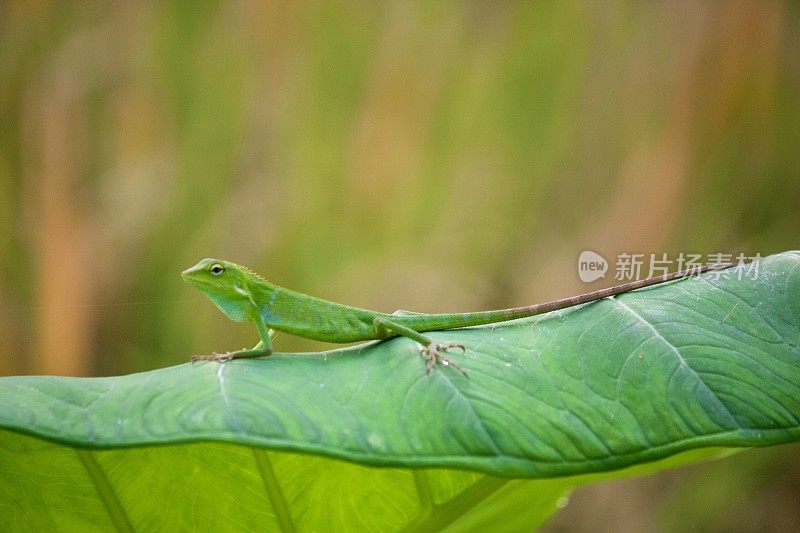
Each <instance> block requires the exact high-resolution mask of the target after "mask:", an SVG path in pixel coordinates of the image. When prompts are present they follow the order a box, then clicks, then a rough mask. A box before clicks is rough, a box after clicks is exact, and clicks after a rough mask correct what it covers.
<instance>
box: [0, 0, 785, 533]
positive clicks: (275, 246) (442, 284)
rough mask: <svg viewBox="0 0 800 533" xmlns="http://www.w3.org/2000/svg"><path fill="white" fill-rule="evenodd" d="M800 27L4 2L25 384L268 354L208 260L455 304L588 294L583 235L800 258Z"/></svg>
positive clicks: (774, 22) (606, 9) (524, 7)
mask: <svg viewBox="0 0 800 533" xmlns="http://www.w3.org/2000/svg"><path fill="white" fill-rule="evenodd" d="M799 22H800V9H798V5H797V4H796V3H794V2H788V1H787V2H773V1H770V2H729V3H724V4H723V3H692V2H682V3H671V2H663V3H658V2H647V3H645V2H641V3H639V2H633V3H630V2H610V3H598V4H586V5H584V4H582V3H555V2H542V3H540V2H515V1H510V2H489V3H479V2H462V3H458V2H393V3H380V2H304V3H283V2H251V3H238V2H235V3H234V2H203V3H193V2H159V3H150V2H115V3H104V2H48V1H39V2H28V1H19V0H17V1H6V2H3V3H2V4H0V36H1V37H2V42H3V45H2V47H0V125H2V130H0V272H1V273H2V276H0V354H2V355H1V356H0V374H42V373H44V374H67V375H110V374H118V373H127V372H132V371H138V370H144V369H150V368H154V367H158V366H165V365H171V364H177V363H181V362H184V361H185V360H186V358H187V356H188V355H191V354H193V353H207V352H209V351H212V350H215V349H217V350H221V349H229V348H238V347H241V346H245V345H251V344H254V343H255V341H256V334H255V331H254V329H253V328H252V327H248V326H247V325H242V326H235V325H232V324H231V323H230V322H229V321H228V320H226V319H225V318H224V317H222V316H221V315H220V314H219V313H218V312H217V310H216V309H214V308H213V306H212V305H211V304H210V303H208V302H206V301H203V300H202V297H201V296H200V295H199V294H198V293H196V292H193V291H192V290H191V289H190V288H189V287H187V286H184V284H183V283H182V282H181V280H180V278H179V276H178V273H179V272H180V271H181V270H182V269H183V268H186V267H187V266H189V265H191V264H193V263H194V262H196V261H197V260H198V259H200V258H202V257H206V256H217V257H224V258H228V259H231V260H234V261H237V262H240V263H243V264H246V265H248V266H250V267H252V268H253V269H255V270H257V271H259V272H261V273H262V274H264V275H265V276H267V277H268V278H269V279H271V280H273V281H275V282H276V283H278V284H281V285H284V286H288V287H292V288H294V289H297V290H300V291H303V292H307V293H311V294H315V295H319V296H322V297H326V298H331V299H335V300H339V301H342V302H344V303H349V304H353V305H360V306H365V307H370V308H375V309H380V310H387V311H391V310H394V309H396V308H402V309H413V310H419V311H444V310H470V309H482V308H493V307H499V306H511V305H518V304H527V303H533V302H536V301H544V300H547V299H551V298H555V297H560V296H566V295H569V294H573V293H576V292H582V291H585V290H586V289H587V287H586V285H585V284H582V283H581V282H580V281H579V280H578V277H577V272H576V267H575V264H576V259H577V256H578V254H579V253H580V251H582V250H584V249H592V250H595V251H598V252H600V253H602V254H603V255H605V256H606V257H607V258H611V257H614V255H615V254H617V253H619V252H634V251H635V252H642V253H661V252H679V251H687V252H697V253H707V252H717V251H722V252H731V253H738V252H746V253H748V254H755V253H760V254H762V255H767V254H769V253H773V252H777V251H781V250H788V249H796V248H798V237H800V231H798V228H800V162H799V161H798V147H800V98H798V94H800V54H799V53H798V50H800V24H799ZM611 282H613V280H611V279H608V280H607V283H611ZM591 288H594V287H591ZM276 347H277V349H279V350H282V351H283V350H285V351H292V350H307V349H317V348H320V347H321V345H319V344H316V343H311V342H308V341H303V340H298V339H293V338H290V337H288V336H283V335H282V336H280V337H278V339H277V341H276ZM794 449H795V450H796V448H794ZM793 455H796V453H795V454H793ZM781 457H784V459H782V460H784V461H787V462H789V461H792V464H793V465H795V466H794V468H795V471H796V468H797V466H796V465H797V462H796V460H795V459H794V458H793V456H792V454H789V453H786V454H785V455H782V456H781ZM736 460H737V458H734V459H733V461H736ZM717 464H724V463H717ZM730 464H731V465H735V464H736V463H735V462H732V463H730ZM729 468H735V467H734V466H729ZM787 468H788V467H787ZM715 479H716V480H717V481H716V483H717V484H718V486H724V484H725V482H726V480H725V476H724V475H723V476H717V477H716V478H715ZM740 482H742V483H746V482H747V480H744V481H741V480H740ZM715 486H716V485H715ZM795 494H796V493H795ZM718 506H719V508H722V509H724V508H725V507H724V506H725V502H722V501H720V502H718ZM787 512H788V511H787ZM794 512H795V513H797V511H794ZM674 518H675V519H680V518H681V517H680V516H675V517H674ZM709 528H710V529H713V527H711V525H709Z"/></svg>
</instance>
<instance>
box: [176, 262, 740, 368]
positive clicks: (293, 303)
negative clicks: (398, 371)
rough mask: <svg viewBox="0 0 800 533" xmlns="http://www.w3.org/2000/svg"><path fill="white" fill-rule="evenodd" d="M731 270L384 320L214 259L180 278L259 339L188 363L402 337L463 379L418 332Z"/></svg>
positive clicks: (443, 346)
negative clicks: (292, 338) (280, 345)
mask: <svg viewBox="0 0 800 533" xmlns="http://www.w3.org/2000/svg"><path fill="white" fill-rule="evenodd" d="M731 266H733V264H729V263H724V264H716V265H705V266H703V267H700V268H697V269H693V270H688V271H681V272H673V273H671V274H666V275H664V276H657V277H653V278H647V279H643V280H637V281H632V282H629V283H625V284H623V285H618V286H616V287H609V288H606V289H600V290H597V291H593V292H589V293H586V294H581V295H578V296H572V297H569V298H563V299H561V300H555V301H552V302H546V303H541V304H535V305H531V306H527V307H516V308H512V309H501V310H497V311H477V312H472V313H452V314H425V313H411V312H408V311H395V312H394V313H392V314H388V313H379V312H377V311H369V310H367V309H360V308H357V307H350V306H348V305H342V304H338V303H334V302H329V301H327V300H322V299H320V298H315V297H313V296H308V295H305V294H302V293H299V292H295V291H291V290H289V289H284V288H283V287H278V286H277V285H273V284H272V283H269V282H268V281H266V280H265V279H263V278H261V277H260V276H258V275H257V274H255V273H253V272H251V271H250V270H248V269H247V268H245V267H243V266H240V265H237V264H235V263H231V262H228V261H222V260H220V259H203V260H202V261H200V262H199V263H197V264H196V265H195V266H193V267H192V268H189V269H187V270H184V271H183V272H182V273H181V276H182V277H183V279H184V280H186V281H187V282H189V283H190V284H192V285H194V286H195V287H197V288H198V289H200V290H201V291H203V292H204V293H205V294H206V296H208V297H209V298H210V299H211V301H213V302H214V303H215V304H216V306H217V307H218V308H219V309H220V311H222V312H223V313H224V314H225V315H226V316H227V317H228V318H230V319H231V320H234V321H236V322H245V321H249V322H255V324H256V327H257V328H258V334H259V336H260V337H261V341H260V342H259V343H258V344H257V345H256V346H255V347H253V348H251V349H249V350H239V351H235V352H226V353H222V354H219V353H214V354H212V355H196V356H194V357H192V359H191V360H192V362H195V361H219V362H225V361H230V360H231V359H239V358H244V357H263V356H267V355H270V354H271V353H272V336H273V333H274V331H283V332H286V333H290V334H292V335H297V336H299V337H305V338H307V339H315V340H320V341H326V342H342V343H343V342H355V341H365V340H380V339H388V338H390V337H397V336H403V337H408V338H410V339H413V340H415V341H417V342H418V343H420V345H421V346H422V348H421V349H420V353H421V355H422V356H423V357H424V358H425V361H426V370H427V372H428V373H430V371H431V370H432V369H433V368H434V367H435V366H436V364H437V363H441V364H443V365H445V366H452V367H453V368H455V369H456V370H458V371H459V372H461V373H462V374H464V376H466V375H467V374H466V372H465V371H464V370H463V369H462V368H461V367H460V366H459V365H457V364H456V363H454V362H453V361H452V360H450V359H448V358H447V357H445V355H444V354H445V352H447V350H450V349H454V348H457V349H459V350H461V351H462V353H463V352H464V351H465V348H464V346H463V345H462V344H458V343H452V342H451V343H441V342H435V341H434V340H432V339H430V338H428V337H426V336H425V335H423V333H424V332H426V331H435V330H447V329H456V328H463V327H468V326H478V325H481V324H489V323H491V322H501V321H505V320H513V319H516V318H523V317H528V316H532V315H538V314H541V313H546V312H549V311H555V310H557V309H563V308H565V307H570V306H573V305H578V304H583V303H587V302H591V301H594V300H598V299H601V298H606V297H608V296H614V295H616V294H620V293H623V292H627V291H630V290H634V289H639V288H642V287H647V286H649V285H655V284H658V283H664V282H666V281H670V280H673V279H677V278H680V277H685V276H688V275H695V274H700V273H702V272H705V271H708V270H719V269H722V268H728V267H731Z"/></svg>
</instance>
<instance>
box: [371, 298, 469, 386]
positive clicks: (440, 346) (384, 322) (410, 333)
mask: <svg viewBox="0 0 800 533" xmlns="http://www.w3.org/2000/svg"><path fill="white" fill-rule="evenodd" d="M403 314H409V315H413V314H419V313H409V312H407V311H396V312H395V313H393V315H394V316H403ZM373 327H374V328H375V333H376V336H377V338H379V339H387V338H389V337H394V336H397V335H400V336H403V337H408V338H409V339H412V340H415V341H417V342H418V343H420V344H421V345H422V348H420V355H422V357H423V358H424V359H425V370H426V373H427V374H429V375H430V373H431V370H433V369H434V368H435V367H436V364H437V363H439V364H441V365H443V366H450V367H453V368H454V369H456V370H457V371H458V372H460V373H461V374H463V375H464V377H465V378H468V379H469V376H468V375H467V373H466V372H465V371H464V369H462V368H461V367H460V366H459V365H458V364H456V363H455V362H454V361H452V360H451V359H448V358H447V357H446V356H445V355H444V354H445V352H447V350H449V349H451V348H459V349H460V350H461V353H465V352H466V349H465V348H464V345H463V344H459V343H456V342H449V343H448V342H436V341H434V340H433V339H430V338H428V337H426V336H425V335H423V334H421V333H420V332H418V331H416V330H415V329H413V328H410V327H408V326H405V325H403V324H399V323H397V322H395V321H394V320H391V319H388V318H385V317H375V319H374V320H373Z"/></svg>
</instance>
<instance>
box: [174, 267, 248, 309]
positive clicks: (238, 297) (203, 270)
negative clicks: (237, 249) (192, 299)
mask: <svg viewBox="0 0 800 533" xmlns="http://www.w3.org/2000/svg"><path fill="white" fill-rule="evenodd" d="M181 277H182V278H183V279H184V281H186V282H188V283H189V284H190V285H193V286H195V287H197V288H198V289H200V290H201V291H203V293H204V294H205V295H206V296H208V297H209V298H210V299H211V301H212V302H214V304H216V306H217V307H218V308H219V310H220V311H222V312H223V313H225V316H227V317H228V318H230V319H231V320H235V321H236V322H244V321H246V320H253V318H252V316H253V313H257V312H258V311H257V309H256V305H255V302H254V301H253V298H252V293H251V292H250V291H251V282H252V281H254V280H255V279H258V277H257V276H256V275H255V274H253V273H252V272H250V271H249V270H247V269H246V268H244V267H243V266H240V265H237V264H236V263H231V262H230V261H223V260H221V259H210V258H209V259H203V260H201V261H200V262H199V263H197V264H196V265H194V266H193V267H191V268H187V269H186V270H184V271H183V272H181Z"/></svg>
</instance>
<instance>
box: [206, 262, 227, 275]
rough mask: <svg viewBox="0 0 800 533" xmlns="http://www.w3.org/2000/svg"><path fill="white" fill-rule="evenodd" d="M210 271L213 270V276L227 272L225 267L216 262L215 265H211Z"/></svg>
mask: <svg viewBox="0 0 800 533" xmlns="http://www.w3.org/2000/svg"><path fill="white" fill-rule="evenodd" d="M208 271H209V272H211V275H212V276H221V275H222V273H223V272H225V267H223V266H222V265H220V264H219V263H216V264H214V265H211V268H209V269H208Z"/></svg>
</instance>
